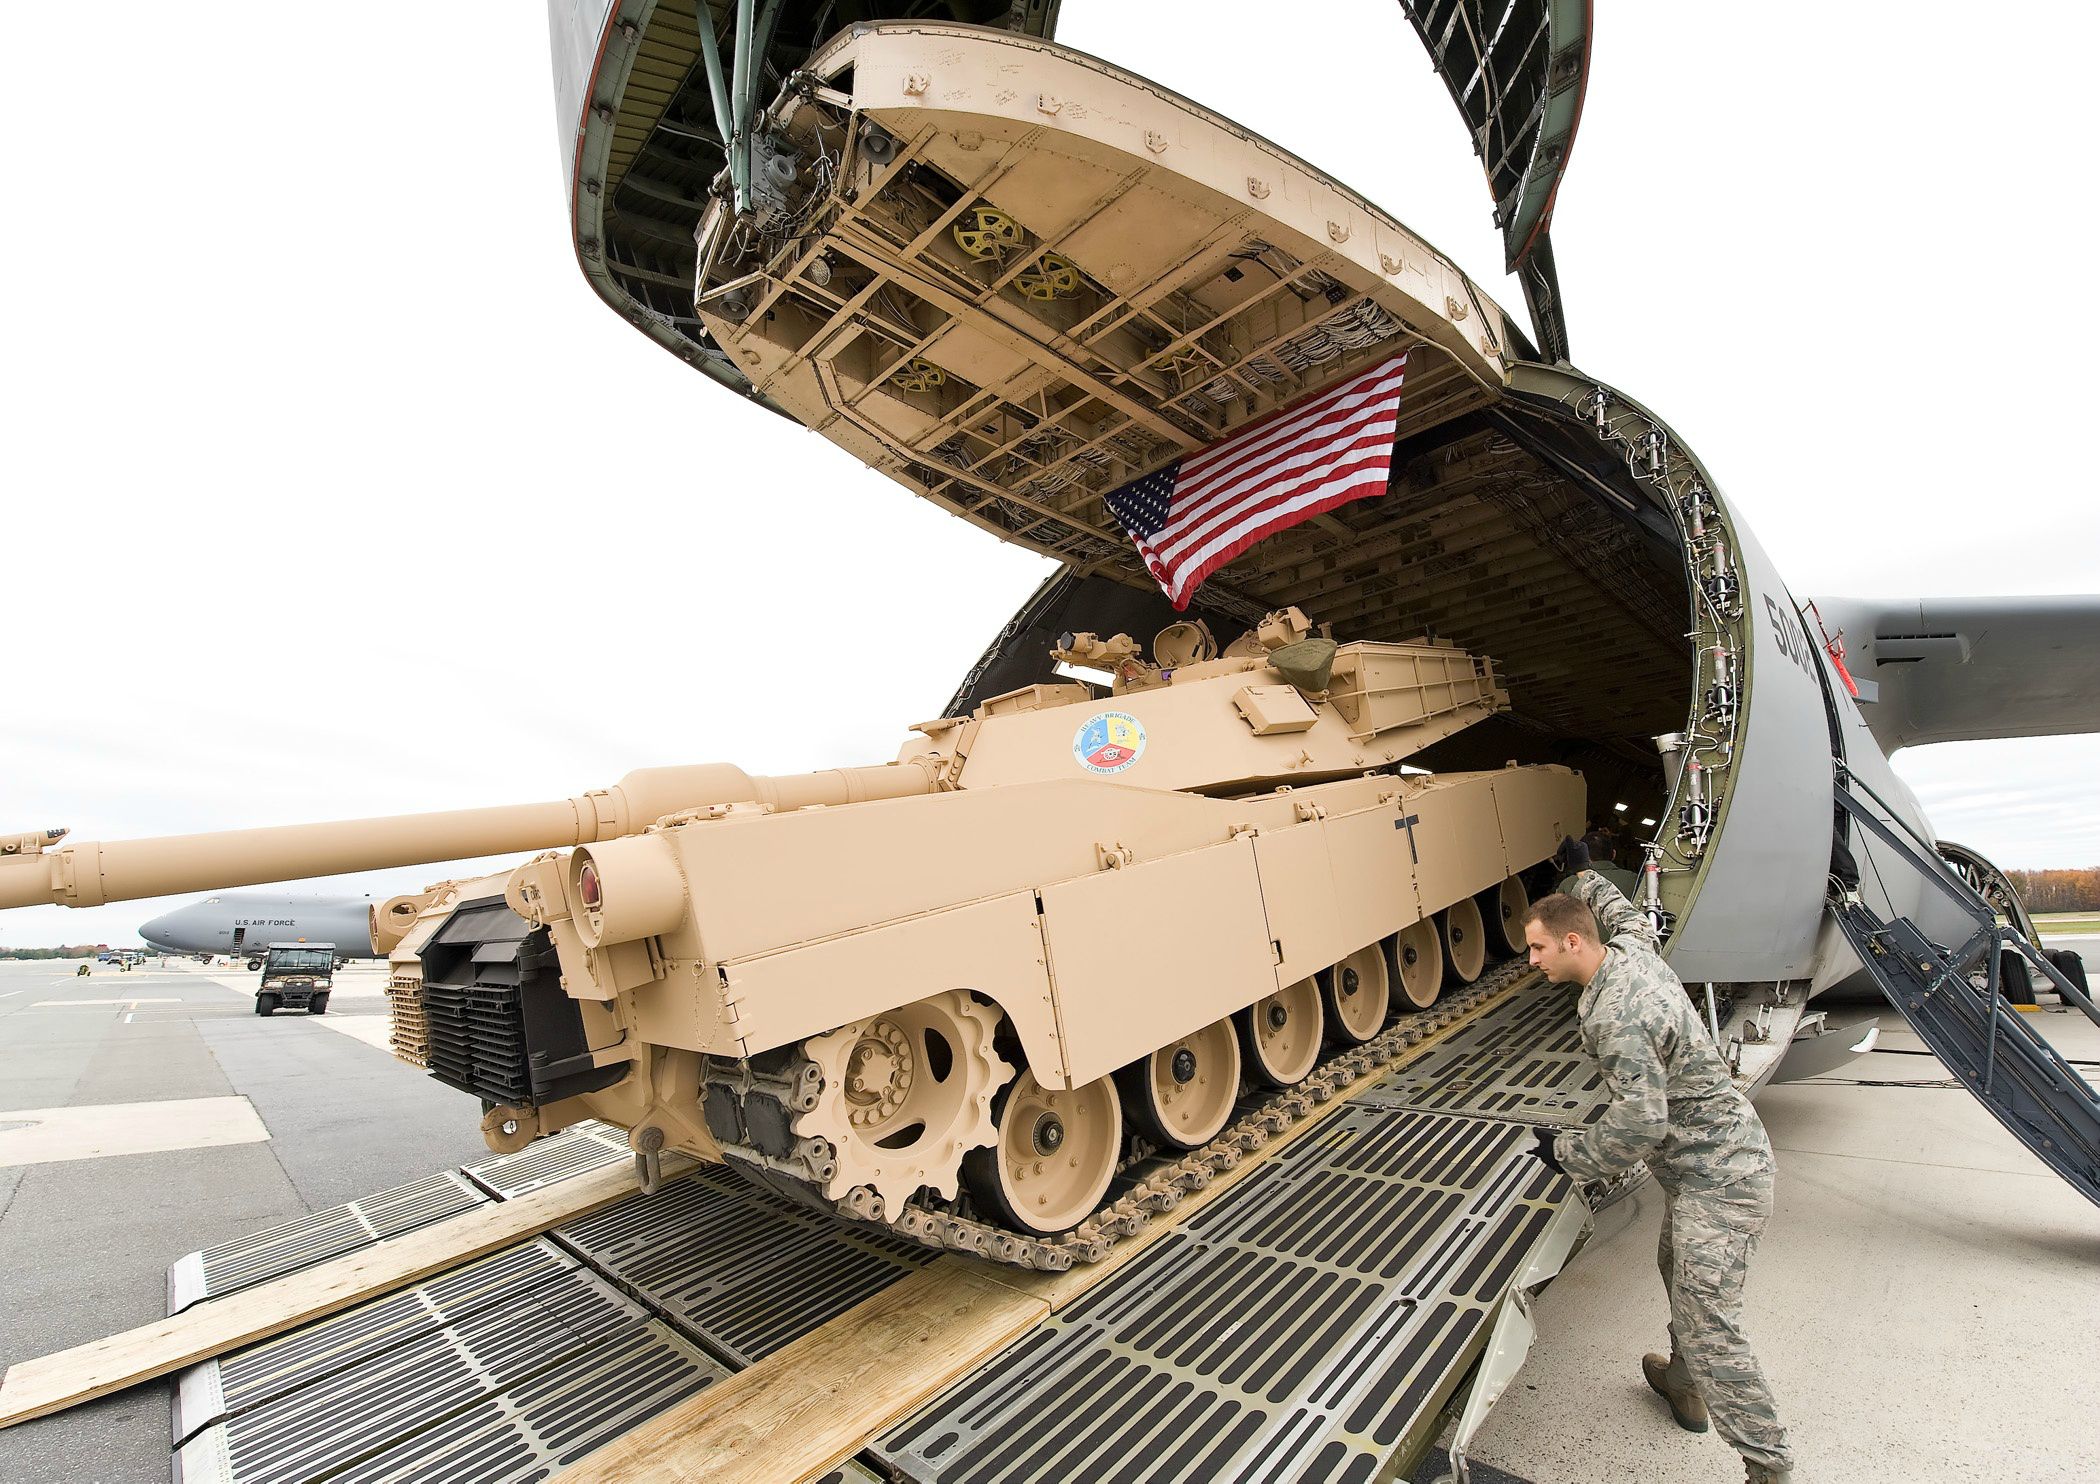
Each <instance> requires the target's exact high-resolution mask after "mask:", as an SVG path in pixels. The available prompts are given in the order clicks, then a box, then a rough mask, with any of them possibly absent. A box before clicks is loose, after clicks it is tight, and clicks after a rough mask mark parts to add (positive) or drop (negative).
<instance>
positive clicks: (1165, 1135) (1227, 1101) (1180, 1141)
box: [1116, 1018, 1240, 1149]
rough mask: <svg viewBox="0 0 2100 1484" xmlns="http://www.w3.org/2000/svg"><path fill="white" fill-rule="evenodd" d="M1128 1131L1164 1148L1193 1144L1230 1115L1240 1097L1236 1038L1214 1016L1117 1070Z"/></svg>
mask: <svg viewBox="0 0 2100 1484" xmlns="http://www.w3.org/2000/svg"><path fill="white" fill-rule="evenodd" d="M1116 1086H1117V1090H1118V1091H1120V1092H1121V1093H1122V1094H1123V1109H1124V1114H1125V1116H1126V1117H1128V1118H1129V1120H1130V1127H1131V1130H1132V1131H1133V1132H1134V1133H1136V1134H1137V1135H1138V1136H1139V1137H1141V1138H1143V1139H1146V1140H1148V1141H1149V1142H1151V1143H1153V1144H1157V1145H1159V1146H1160V1147H1161V1148H1163V1149H1194V1148H1195V1147H1196V1146H1197V1145H1199V1144H1202V1143H1205V1142H1207V1141H1208V1140H1210V1139H1211V1138H1212V1137H1214V1136H1215V1135H1216V1134H1217V1132H1218V1130H1219V1129H1221V1128H1223V1127H1225V1124H1226V1121H1227V1120H1228V1119H1230V1118H1231V1117H1232V1105H1233V1104H1234V1103H1235V1102H1237V1101H1239V1096H1240V1042H1239V1037H1238V1036H1237V1035H1236V1034H1234V1032H1233V1029H1232V1021H1231V1020H1230V1019H1229V1018H1228V1019H1225V1020H1214V1021H1212V1022H1211V1023H1210V1024H1209V1025H1207V1026H1205V1027H1203V1029H1202V1030H1200V1031H1196V1032H1194V1033H1192V1034H1190V1035H1186V1036H1183V1037H1182V1038H1181V1039H1180V1040H1178V1041H1170V1042H1168V1043H1167V1044H1166V1045H1164V1046H1162V1047H1160V1048H1159V1049H1158V1050H1157V1051H1154V1052H1152V1053H1151V1054H1150V1055H1148V1056H1141V1057H1139V1058H1138V1059H1137V1060H1136V1061H1134V1062H1132V1063H1131V1064H1130V1065H1129V1066H1127V1067H1124V1068H1122V1069H1121V1070H1119V1071H1118V1072H1117V1073H1116Z"/></svg>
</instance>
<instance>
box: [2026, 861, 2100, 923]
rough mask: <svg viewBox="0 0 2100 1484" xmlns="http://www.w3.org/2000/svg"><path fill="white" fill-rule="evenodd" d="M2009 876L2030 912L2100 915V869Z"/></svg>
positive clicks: (2071, 869)
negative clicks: (2090, 913) (2095, 913)
mask: <svg viewBox="0 0 2100 1484" xmlns="http://www.w3.org/2000/svg"><path fill="white" fill-rule="evenodd" d="M2005 875H2006V878H2007V879H2008V880H2010V881H2011V882H2012V884H2013V890H2014V891H2016V892H2018V893H2019V894H2020V900H2021V901H2023V902H2025V903H2026V904H2027V910H2028V911H2029V912H2100V866H2086V867H2084V868H2082V869H2080V868H2070V869H2065V870H2060V871H2007V872H2006V873H2005Z"/></svg>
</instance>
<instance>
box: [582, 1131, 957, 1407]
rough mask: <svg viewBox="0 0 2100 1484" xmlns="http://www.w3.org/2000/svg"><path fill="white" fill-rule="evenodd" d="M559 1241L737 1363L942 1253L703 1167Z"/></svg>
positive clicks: (777, 1344)
mask: <svg viewBox="0 0 2100 1484" xmlns="http://www.w3.org/2000/svg"><path fill="white" fill-rule="evenodd" d="M560 1238H561V1241H562V1244H563V1245H564V1246H566V1247H568V1248H570V1249H572V1250H573V1251H575V1252H577V1253H579V1254H580V1255H581V1256H582V1257H583V1258H584V1259H585V1260H586V1261H588V1262H589V1263H591V1264H592V1266H594V1267H596V1268H598V1269H599V1270H600V1271H601V1272H604V1273H607V1274H609V1275H610V1276H612V1278H613V1279H614V1280H615V1281H616V1282H618V1283H619V1284H620V1285H621V1286H622V1287H624V1288H626V1289H627V1290H628V1291H629V1292H630V1293H632V1294H634V1295H635V1296H636V1297H638V1298H640V1299H642V1300H644V1301H645V1302H647V1303H649V1304H651V1305H652V1306H654V1307H655V1308H657V1309H658V1310H660V1311H661V1312H662V1313H664V1314H665V1315H667V1316H669V1317H670V1318H671V1319H673V1320H675V1321H677V1322H678V1323H679V1324H681V1325H682V1326H684V1327H685V1328H686V1329H687V1330H689V1331H691V1332H692V1333H693V1334H694V1335H695V1336H696V1337H697V1338H699V1339H700V1340H701V1342H702V1343H703V1344H705V1345H706V1346H707V1347H708V1348H709V1349H710V1350H712V1351H714V1352H715V1353H717V1354H719V1355H720V1356H722V1357H723V1359H725V1360H727V1361H729V1362H730V1363H731V1364H733V1365H734V1366H736V1367H737V1368H739V1369H741V1368H742V1367H744V1366H747V1365H750V1364H751V1363H752V1362H754V1361H756V1360H758V1359H760V1358H761V1357H763V1356H766V1355H770V1354H771V1353H772V1352H773V1351H775V1350H778V1349H779V1348H780V1347H781V1346H782V1345H785V1344H787V1343H788V1342H789V1341H790V1340H793V1339H796V1338H797V1337H799V1336H801V1335H805V1334H808V1333H809V1332H810V1331H811V1330H813V1329H815V1328H816V1327H817V1326H818V1325H820V1324H823V1323H824V1322H825V1321H827V1320H829V1319H832V1318H834V1317H836V1316H837V1315H839V1314H843V1313H844V1312H845V1311H846V1310H848V1309H850V1308H852V1307H853V1306H854V1305H855V1304H857V1303H859V1302H861V1301H862V1300H863V1299H867V1298H871V1297H873V1296H874V1295H875V1294H877V1293H879V1292H880V1291H882V1290H883V1289H885V1288H887V1287H889V1285H890V1284H892V1283H894V1282H896V1281H897V1280H898V1279H899V1278H902V1277H903V1276H904V1275H905V1274H907V1273H909V1272H911V1271H913V1270H914V1269H916V1268H920V1267H923V1266H925V1265H926V1264H927V1263H929V1262H931V1261H932V1260H933V1259H934V1258H935V1257H936V1256H937V1255H938V1254H936V1253H935V1252H933V1251H932V1250H931V1249H929V1248H926V1247H922V1246H919V1245H918V1244H917V1243H914V1242H906V1241H903V1240H900V1239H898V1238H895V1237H891V1236H888V1235H886V1234H884V1233H883V1232H882V1231H880V1230H879V1229H877V1228H875V1227H872V1226H869V1227H862V1226H855V1225H848V1224H846V1223H843V1222H839V1221H834V1220H830V1219H827V1218H825V1217H821V1216H816V1215H813V1214H812V1213H808V1212H804V1211H802V1210H800V1209H798V1208H796V1207H794V1206H792V1205H790V1204H789V1203H788V1202H786V1201H783V1200H781V1199H779V1198H778V1197H775V1196H772V1195H770V1194H767V1193H765V1192H763V1191H759V1190H756V1189H754V1188H753V1187H751V1186H750V1185H748V1184H746V1183H744V1182H743V1181H742V1180H740V1179H738V1178H737V1177H736V1176H735V1175H733V1174H731V1173H729V1172H728V1171H726V1170H723V1169H719V1168H714V1167H708V1168H703V1169H701V1170H699V1171H698V1172H696V1173H694V1174H693V1175H690V1176H688V1177H687V1178H685V1179H683V1180H681V1181H679V1182H678V1183H677V1184H676V1185H673V1186H671V1187H669V1188H668V1189H666V1190H665V1191H664V1192H663V1193H662V1194H661V1195H660V1196H658V1197H657V1198H655V1199H653V1200H649V1201H623V1202H621V1203H620V1204H618V1205H614V1206H609V1207H607V1208H606V1209H605V1210H603V1211H600V1212H597V1213H595V1214H594V1215H591V1216H587V1217H585V1218H584V1219H582V1220H581V1221H576V1222H572V1223H571V1224H570V1225H568V1226H565V1227H563V1228H561V1231H560Z"/></svg>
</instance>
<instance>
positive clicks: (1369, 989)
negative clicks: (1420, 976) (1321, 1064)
mask: <svg viewBox="0 0 2100 1484" xmlns="http://www.w3.org/2000/svg"><path fill="white" fill-rule="evenodd" d="M1320 997H1321V999H1322V1000H1323V1001H1324V1002H1325V1004H1326V1007H1327V1033H1328V1035H1329V1036H1331V1037H1333V1038H1334V1039H1335V1040H1337V1041H1339V1042H1341V1043H1342V1044H1343V1045H1345V1046H1361V1045H1363V1043H1364V1042H1366V1041H1368V1040H1370V1039H1371V1037H1373V1036H1375V1035H1377V1034H1378V1033H1379V1032H1380V1031H1382V1030H1384V1029H1385V1017H1386V1012H1387V1011H1388V1010H1390V1009H1391V1008H1392V1003H1393V992H1392V982H1391V980H1389V979H1388V978H1387V977H1386V972H1385V945H1384V943H1383V942H1379V943H1367V944H1365V945H1364V946H1363V947H1362V948H1359V949H1357V950H1356V952H1354V953H1352V954H1350V955H1349V956H1348V957H1347V958H1345V959H1343V960H1342V961H1341V962H1340V963H1338V964H1336V965H1335V966H1334V967H1333V968H1331V969H1324V970H1322V971H1321V973H1320Z"/></svg>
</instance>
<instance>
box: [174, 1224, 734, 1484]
mask: <svg viewBox="0 0 2100 1484" xmlns="http://www.w3.org/2000/svg"><path fill="white" fill-rule="evenodd" d="M199 1369H200V1370H203V1369H205V1368H199ZM727 1374H728V1371H727V1369H726V1368H725V1367H723V1366H720V1365H718V1364H716V1363H715V1362H713V1361H711V1360H709V1359H708V1358H707V1357H706V1356H705V1355H703V1354H702V1353H701V1352H700V1351H699V1350H698V1348H697V1347H695V1346H694V1345H692V1344H691V1343H690V1342H689V1341H687V1340H686V1339H684V1338H683V1337H681V1336H679V1335H678V1334H676V1333H675V1332H674V1331H673V1330H672V1329H671V1328H670V1327H669V1326H668V1325H666V1324H664V1323H663V1322H662V1321H661V1320H660V1319H657V1318H655V1317H654V1316H652V1315H651V1314H649V1312H648V1311H647V1310H645V1309H644V1308H643V1307H642V1306H641V1305H639V1304H636V1303H634V1302H632V1301H631V1300H629V1299H627V1298H626V1297H624V1296H623V1295H621V1294H620V1293H619V1292H618V1291H617V1290H615V1289H614V1288H613V1287H612V1286H611V1285H610V1284H608V1283H607V1282H605V1281H604V1280H603V1279H602V1278H600V1277H598V1276H597V1275H596V1274H594V1273H591V1272H590V1271H588V1270H587V1269H584V1268H582V1267H581V1266H580V1265H579V1264H577V1263H576V1261H575V1260H574V1259H573V1258H571V1257H569V1256H568V1255H567V1254H565V1253H562V1252H561V1251H560V1250H559V1249H558V1248H557V1247H555V1245H554V1244H552V1243H550V1242H548V1241H546V1240H545V1239H540V1240H537V1241H533V1242H530V1243H527V1244H525V1245H524V1246H522V1247H517V1248H513V1249H510V1250H509V1251H507V1252H503V1253H499V1254H497V1255H495V1256H494V1257H490V1258H484V1259H482V1260H480V1261H478V1262H474V1263H470V1264H468V1265H467V1266H465V1267H463V1268H461V1269H459V1270H458V1271H456V1272H452V1273H448V1274H446V1275H444V1276H443V1277H442V1278H438V1279H435V1280H433V1281H432V1282H430V1283H426V1284H424V1285H422V1286H420V1287H417V1288H413V1289H409V1290H407V1291H405V1292H403V1293H398V1294H393V1295H390V1296H388V1297H386V1298H384V1299H380V1300H377V1301H375V1302H373V1303H371V1304H367V1305H363V1306H360V1307H358V1308H356V1309H352V1310H349V1311H348V1312H346V1313H345V1314H343V1315H340V1316H337V1317H336V1318H335V1319H331V1320H328V1321H324V1322H322V1323H321V1324H318V1325H314V1326H310V1327H309V1328H307V1329H305V1330H301V1331H297V1332H295V1333H294V1334H292V1335H291V1336H289V1337H287V1338H285V1339H283V1340H278V1341H272V1342H269V1343H266V1344H263V1345H259V1346H255V1347H253V1348H251V1349H249V1350H246V1351H243V1352H241V1353H240V1354H238V1355H235V1356H232V1357H229V1358H228V1359H226V1360H225V1361H223V1362H221V1363H220V1364H219V1365H218V1367H217V1375H216V1377H215V1378H212V1379H211V1380H209V1381H207V1380H205V1379H203V1378H201V1377H199V1378H196V1379H192V1377H195V1375H196V1373H192V1377H185V1378H184V1382H183V1385H182V1388H181V1391H180V1393H179V1397H180V1400H179V1403H178V1409H177V1427H178V1428H179V1429H184V1430H187V1429H190V1428H192V1427H193V1426H194V1425H195V1424H196V1423H197V1422H198V1421H199V1420H200V1418H201V1416H202V1414H203V1413H204V1412H206V1411H210V1410H216V1411H217V1412H218V1414H219V1415H218V1417H217V1418H216V1419H215V1420H213V1421H211V1422H210V1423H209V1424H208V1425H206V1426H205V1427H203V1428H202V1430H201V1431H197V1432H195V1434H194V1435H193V1436H191V1437H190V1438H189V1440H188V1441H187V1442H185V1443H184V1444H183V1445H182V1448H181V1450H180V1452H179V1453H178V1454H177V1464H176V1473H177V1478H178V1480H179V1481H181V1484H216V1481H227V1484H230V1481H234V1480H239V1481H241V1484H292V1481H301V1480H311V1479H321V1478H327V1479H371V1480H378V1479H418V1480H421V1479H432V1478H455V1479H474V1480H517V1479H528V1478H537V1477H541V1476H543V1475H544V1474H545V1473H546V1472H548V1471H550V1470H551V1469H552V1468H554V1467H558V1466H559V1465H560V1464H562V1463H566V1462H568V1461H571V1460H573V1459H575V1458H578V1457H581V1456H582V1454H583V1453H585V1452H587V1451H589V1450H590V1449H591V1448H594V1447H596V1446H598V1445H599V1444H601V1443H603V1442H605V1441H607V1440H608V1439H610V1438H611V1437H614V1436H617V1434H618V1433H619V1432H620V1431H622V1430H624V1429H625V1428H627V1427H630V1426H632V1425H633V1424H634V1423H636V1422H639V1421H640V1420H642V1419H643V1418H644V1417H647V1416H649V1415H650V1414H651V1413H653V1412H656V1411H660V1410H662V1409H663V1408H664V1407H666V1406H669V1405H671V1404H672V1403H673V1402H675V1401H677V1400H678V1399H679V1398H681V1397H684V1396H688V1395H690V1394H691V1393H692V1392H694V1391H697V1390H699V1389H700V1388H701V1387H703V1386H707V1385H709V1384H711V1383H713V1382H714V1381H717V1380H720V1379H721V1378H722V1377H723V1376H725V1375H727Z"/></svg>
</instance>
